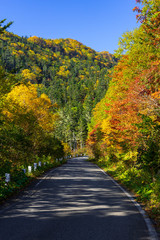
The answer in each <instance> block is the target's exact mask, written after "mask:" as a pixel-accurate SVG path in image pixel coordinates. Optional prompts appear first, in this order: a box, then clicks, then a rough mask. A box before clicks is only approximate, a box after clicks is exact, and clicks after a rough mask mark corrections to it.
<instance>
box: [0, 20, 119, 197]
mask: <svg viewBox="0 0 160 240" xmlns="http://www.w3.org/2000/svg"><path fill="white" fill-rule="evenodd" d="M4 22H5V19H4V20H2V21H1V22H0V147H1V153H0V180H1V184H2V185H0V190H1V193H0V198H1V197H2V198H3V197H4V196H5V194H3V193H4V192H8V186H5V181H4V176H5V173H11V174H12V180H13V179H14V176H15V178H17V177H16V176H17V175H18V173H20V175H21V174H22V169H24V168H27V167H28V165H32V166H33V163H36V162H38V161H40V160H41V161H42V162H47V161H48V164H49V163H55V162H56V159H60V158H62V157H64V156H67V155H68V154H70V153H71V150H72V149H76V148H77V146H81V147H83V146H84V144H85V140H86V137H87V124H88V121H89V120H90V117H91V111H92V108H93V107H94V106H95V105H96V103H97V102H98V101H99V100H100V99H101V98H102V97H103V96H104V95H105V91H106V90H107V88H108V83H109V76H108V69H109V68H111V67H112V66H114V65H115V63H116V58H115V57H113V56H112V55H111V54H109V53H108V52H102V53H97V52H96V51H94V50H92V49H91V48H88V47H86V46H84V45H83V44H81V43H80V42H78V41H76V40H72V39H59V40H58V39H57V40H49V39H42V38H38V37H36V36H33V37H29V38H27V37H19V36H17V35H15V34H13V33H10V32H8V31H6V29H7V28H8V27H9V26H10V24H11V23H8V24H6V25H4ZM2 25H3V26H2ZM46 159H49V160H46ZM52 166H53V165H52ZM21 177H22V182H23V177H24V175H23V176H21ZM21 177H20V179H21ZM17 179H18V178H17ZM20 181H21V180H20ZM16 184H17V183H15V186H16Z"/></svg>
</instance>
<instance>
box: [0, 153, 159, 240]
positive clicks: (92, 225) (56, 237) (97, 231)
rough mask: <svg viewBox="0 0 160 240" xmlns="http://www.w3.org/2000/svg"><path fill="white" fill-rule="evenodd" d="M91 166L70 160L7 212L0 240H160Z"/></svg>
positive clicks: (0, 221) (0, 218)
mask: <svg viewBox="0 0 160 240" xmlns="http://www.w3.org/2000/svg"><path fill="white" fill-rule="evenodd" d="M86 160H87V157H78V158H72V159H70V160H68V162H67V164H64V165H63V166H61V167H58V168H56V169H53V170H51V171H50V172H48V173H47V174H46V175H45V176H43V177H42V178H41V179H39V180H38V181H37V183H35V184H34V186H32V187H31V188H30V189H29V190H27V191H25V192H24V194H23V195H22V196H20V197H19V198H17V199H16V201H12V202H11V203H9V204H8V206H5V207H1V210H0V240H153V239H154V240H155V239H156V237H155V238H154V236H151V234H150V232H149V230H148V227H147V225H146V221H145V220H144V217H143V216H142V214H141V213H140V212H139V210H138V208H137V207H136V206H135V204H134V202H133V201H131V199H130V198H129V197H128V196H127V195H126V194H125V192H124V191H122V189H121V188H120V187H119V186H118V185H117V184H115V182H114V181H113V180H112V179H111V178H110V177H109V176H107V175H105V174H104V173H103V172H102V171H101V169H99V168H98V167H97V166H96V165H94V164H92V163H90V162H88V161H86Z"/></svg>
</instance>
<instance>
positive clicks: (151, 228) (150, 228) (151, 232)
mask: <svg viewBox="0 0 160 240" xmlns="http://www.w3.org/2000/svg"><path fill="white" fill-rule="evenodd" d="M95 165H96V164H95ZM96 166H97V165H96ZM97 168H99V169H100V170H101V172H102V173H103V174H104V175H106V176H107V177H109V178H110V179H111V180H112V182H114V184H115V185H116V186H118V187H119V188H120V189H121V191H123V192H124V193H125V195H126V196H127V197H128V198H129V199H130V200H131V202H133V203H134V205H135V206H136V207H137V209H138V211H139V212H140V214H141V215H142V216H143V219H144V221H145V223H146V226H147V228H148V232H149V235H150V240H159V238H158V234H157V232H156V230H155V228H154V226H153V224H152V222H151V220H150V218H149V217H148V216H147V214H146V212H145V211H144V210H143V209H142V207H141V205H140V204H139V203H138V202H137V201H135V199H134V198H133V197H132V196H131V195H130V194H129V193H128V192H127V191H126V190H125V189H124V188H123V187H122V186H120V185H119V183H117V182H116V181H115V180H114V179H113V178H112V177H111V176H109V175H108V174H107V173H106V172H105V171H104V170H103V169H101V168H100V167H99V166H97Z"/></svg>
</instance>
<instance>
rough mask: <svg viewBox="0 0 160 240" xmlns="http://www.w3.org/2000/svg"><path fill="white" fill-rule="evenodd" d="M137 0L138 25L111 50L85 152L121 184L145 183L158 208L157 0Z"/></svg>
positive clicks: (159, 87)
mask: <svg viewBox="0 0 160 240" xmlns="http://www.w3.org/2000/svg"><path fill="white" fill-rule="evenodd" d="M137 2H142V4H143V8H142V9H139V8H138V7H135V8H134V11H137V12H138V15H137V19H138V21H141V26H140V27H139V28H138V29H135V30H134V31H132V32H127V33H125V34H124V35H123V36H122V38H121V39H120V42H119V49H118V50H117V52H116V56H118V57H119V59H120V60H119V62H118V64H117V66H115V67H114V71H113V74H112V80H111V81H110V85H109V89H108V91H107V92H106V95H105V97H104V98H103V99H102V100H101V101H100V102H99V103H98V104H97V105H96V107H95V108H94V110H93V116H92V119H91V123H90V126H89V134H88V142H87V144H88V148H89V152H90V153H91V154H93V155H94V157H96V158H97V159H101V161H102V159H103V161H104V162H106V165H107V164H108V166H110V168H112V171H113V172H115V174H116V175H117V176H119V178H122V179H123V182H124V183H125V184H126V182H130V185H131V181H132V184H134V185H135V186H134V187H133V186H132V188H135V189H134V190H135V191H137V192H138V191H139V186H140V185H141V186H145V187H146V191H145V193H146V199H147V200H148V199H150V201H148V204H151V206H152V207H155V206H156V207H157V206H158V204H159V201H160V195H159V192H160V184H159V173H160V137H159V136H160V45H159V43H160V6H159V1H158V0H155V1H145V0H143V1H137ZM113 169H114V170H113ZM142 175H144V176H143V177H142ZM131 176H132V178H131V179H130V177H131ZM136 188H137V189H136ZM141 190H142V189H141ZM143 190H144V188H143ZM142 195H143V194H142Z"/></svg>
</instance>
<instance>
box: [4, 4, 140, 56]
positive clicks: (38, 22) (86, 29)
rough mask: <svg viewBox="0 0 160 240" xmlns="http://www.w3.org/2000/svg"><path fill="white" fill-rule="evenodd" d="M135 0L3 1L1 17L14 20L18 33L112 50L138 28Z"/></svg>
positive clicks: (111, 51) (100, 49)
mask: <svg viewBox="0 0 160 240" xmlns="http://www.w3.org/2000/svg"><path fill="white" fill-rule="evenodd" d="M135 6H136V1H135V0H110V1H108V0H26V1H23V0H5V1H2V0H0V12H1V18H0V20H2V19H4V18H7V22H8V21H14V23H13V25H12V26H11V27H10V28H9V31H11V32H13V33H15V34H17V35H19V36H28V37H30V36H38V37H42V38H50V39H56V38H72V39H75V40H78V41H80V42H81V43H83V44H85V45H87V46H88V47H91V48H92V49H94V50H96V51H109V52H110V53H113V52H114V50H116V49H117V48H118V39H119V37H121V35H122V34H123V33H124V32H126V31H130V30H133V29H135V28H136V27H137V26H138V24H137V22H136V17H135V15H136V14H135V13H133V11H132V9H133V7H135Z"/></svg>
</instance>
